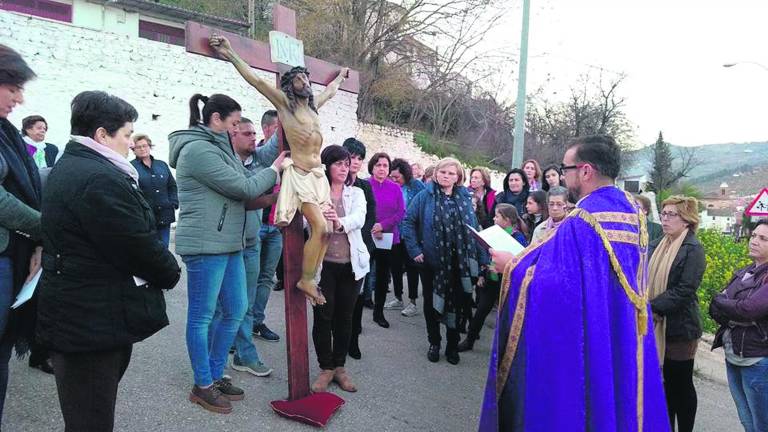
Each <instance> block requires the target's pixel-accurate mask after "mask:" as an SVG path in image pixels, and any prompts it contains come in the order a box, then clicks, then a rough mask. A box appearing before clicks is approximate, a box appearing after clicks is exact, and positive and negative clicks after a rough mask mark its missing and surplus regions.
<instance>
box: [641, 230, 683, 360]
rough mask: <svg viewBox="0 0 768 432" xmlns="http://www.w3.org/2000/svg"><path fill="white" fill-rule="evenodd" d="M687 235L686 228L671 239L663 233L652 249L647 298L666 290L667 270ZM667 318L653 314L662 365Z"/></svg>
mask: <svg viewBox="0 0 768 432" xmlns="http://www.w3.org/2000/svg"><path fill="white" fill-rule="evenodd" d="M687 235H688V228H686V229H685V230H684V231H683V232H682V233H681V234H680V235H679V236H677V238H675V239H673V238H671V237H670V236H668V235H665V236H664V237H663V238H662V239H661V241H660V242H659V245H658V246H656V250H654V251H653V256H652V257H651V262H650V263H649V264H648V282H649V283H648V298H649V300H653V299H655V298H656V297H658V296H660V295H661V294H662V293H663V292H664V291H666V290H667V283H669V271H670V270H671V269H672V263H673V262H674V261H675V257H676V256H677V252H678V251H679V250H680V246H681V245H682V244H683V241H684V240H685V237H686V236H687ZM666 330H667V319H666V318H664V317H658V316H657V315H655V314H654V315H653V336H654V337H655V339H656V350H657V354H658V356H659V366H664V352H665V351H666V337H665V333H666Z"/></svg>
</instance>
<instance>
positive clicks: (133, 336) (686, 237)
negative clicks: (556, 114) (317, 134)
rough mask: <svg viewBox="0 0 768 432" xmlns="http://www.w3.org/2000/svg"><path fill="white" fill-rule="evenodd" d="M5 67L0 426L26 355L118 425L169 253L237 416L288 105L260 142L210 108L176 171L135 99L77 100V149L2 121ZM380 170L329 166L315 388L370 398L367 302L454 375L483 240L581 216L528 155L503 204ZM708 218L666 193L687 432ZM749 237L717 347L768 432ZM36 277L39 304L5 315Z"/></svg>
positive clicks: (482, 270) (204, 363) (77, 424)
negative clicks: (354, 369)
mask: <svg viewBox="0 0 768 432" xmlns="http://www.w3.org/2000/svg"><path fill="white" fill-rule="evenodd" d="M0 60H2V61H0V185H1V187H0V334H1V335H2V343H0V418H2V407H3V402H4V398H5V394H6V386H7V383H8V363H9V360H10V357H11V353H12V351H13V350H14V349H15V350H16V352H17V353H18V354H20V355H24V354H26V353H28V352H31V354H30V356H29V366H31V367H34V368H38V369H40V370H42V371H44V372H47V373H52V374H54V375H55V379H56V385H57V390H58V394H59V401H60V406H61V411H62V414H63V417H64V422H65V424H66V428H67V430H73V431H74V430H93V431H96V430H112V427H113V423H114V407H115V401H116V397H117V388H118V385H119V382H120V380H121V378H122V376H123V374H124V372H125V370H126V368H127V367H128V364H129V362H130V358H131V351H132V345H133V344H134V343H135V342H138V341H141V340H143V339H146V338H147V337H149V336H151V335H152V334H154V333H156V332H157V331H159V330H160V329H162V328H163V327H164V326H166V325H168V318H167V316H166V312H165V300H164V294H163V291H164V290H168V289H172V288H173V287H174V286H175V285H176V284H177V282H178V281H179V279H180V277H181V269H180V267H179V264H178V263H177V260H176V258H175V257H174V254H173V253H172V252H171V251H170V250H169V247H170V245H171V244H172V243H173V250H174V251H175V253H176V254H178V255H180V256H181V260H182V261H183V263H184V265H185V267H186V271H187V300H188V305H187V321H186V345H187V350H188V355H189V361H190V365H191V371H192V374H191V376H192V380H193V383H192V386H191V391H190V393H189V400H190V401H192V402H194V403H196V404H199V405H201V406H202V407H203V408H205V409H207V410H209V411H212V412H217V413H229V412H232V410H233V405H232V403H231V402H232V401H238V400H242V399H243V398H244V391H243V389H242V388H240V387H238V386H237V385H236V382H235V381H234V379H233V378H232V377H231V376H229V375H227V374H225V371H226V369H227V366H228V365H229V366H230V367H231V368H232V369H233V370H237V371H242V372H246V373H249V374H251V375H254V376H257V377H263V376H268V375H270V374H271V373H272V371H273V368H272V367H270V366H268V365H265V364H264V363H263V362H262V361H261V358H260V356H259V352H258V348H257V345H256V344H255V343H254V337H257V338H259V339H261V340H264V341H268V342H277V341H279V340H280V335H278V334H277V333H275V332H274V331H272V330H271V329H270V328H269V327H268V326H267V322H266V321H267V319H266V318H267V317H266V314H265V310H266V306H267V303H268V300H269V297H270V293H271V292H272V291H273V290H279V289H282V286H281V285H282V282H281V281H280V280H279V279H280V277H281V276H282V275H281V270H280V269H279V267H280V259H281V258H280V256H281V251H282V236H281V233H280V230H279V229H278V228H277V226H276V225H275V203H276V202H277V197H278V193H279V190H280V181H279V179H280V173H281V171H282V170H283V167H284V163H283V161H284V159H285V158H286V157H287V154H286V152H280V149H279V145H278V141H279V140H278V138H277V134H276V133H275V132H276V131H277V130H278V117H277V112H275V111H272V110H270V111H267V112H265V113H264V114H263V116H262V118H261V121H260V128H261V133H262V135H263V137H264V139H262V140H261V141H258V142H257V133H258V132H257V130H256V126H255V125H254V123H253V121H252V120H249V119H247V118H245V117H243V116H242V111H243V108H242V107H241V105H240V104H239V103H238V102H237V101H235V100H234V99H232V98H231V97H229V96H226V95H222V94H213V95H210V96H204V95H200V94H195V95H193V96H192V97H191V99H190V101H189V115H190V119H189V125H188V128H186V129H183V130H179V131H176V132H173V133H172V134H170V136H169V137H168V140H169V143H170V158H169V161H168V163H166V162H164V161H162V160H160V159H156V158H155V156H154V155H153V154H152V150H153V147H154V145H153V140H152V138H151V137H149V136H147V135H146V134H141V133H134V130H133V123H134V122H135V121H136V119H137V117H138V115H139V113H138V112H137V111H136V109H135V108H134V107H133V106H131V105H130V104H129V103H128V102H127V101H125V100H122V99H120V98H118V97H116V96H113V95H110V94H107V93H104V92H100V91H87V92H83V93H80V94H78V95H77V96H76V97H75V98H74V99H73V100H72V102H71V109H72V117H71V120H70V123H71V140H70V141H69V143H67V144H66V147H65V148H64V149H63V150H60V149H59V148H58V147H57V146H55V145H53V144H48V143H46V142H45V134H46V131H47V126H48V123H47V121H46V119H45V118H43V117H41V116H39V115H34V116H29V117H27V118H25V119H24V120H23V121H22V125H21V127H22V129H21V131H19V130H17V129H16V127H15V126H14V125H12V124H11V123H10V122H9V121H8V119H7V117H8V115H9V114H10V112H11V111H12V110H13V108H14V107H15V106H16V105H17V104H20V103H22V102H23V87H24V84H25V83H26V82H27V81H29V80H31V79H33V78H34V77H35V74H34V72H33V71H32V70H31V69H30V68H29V66H28V65H27V64H26V63H25V61H24V60H23V59H22V58H21V57H20V56H19V55H18V54H17V53H16V52H15V51H13V50H12V49H10V48H8V47H5V46H3V45H0ZM129 151H132V152H133V154H134V156H135V158H134V159H133V160H132V161H130V162H129V160H128V154H129ZM366 156H367V149H366V145H365V143H363V142H361V141H360V140H358V139H357V138H354V137H351V138H348V139H347V140H345V141H344V142H343V143H342V144H341V145H328V146H326V147H325V148H324V149H323V151H322V154H321V161H322V164H323V165H324V169H325V176H326V178H327V181H328V185H329V187H330V196H331V206H329V207H328V208H324V209H323V211H322V215H323V217H324V219H325V223H326V224H327V225H328V234H327V236H328V242H327V244H328V247H327V252H326V254H325V256H324V259H323V262H322V266H321V267H322V270H321V271H320V274H319V286H320V288H321V292H322V296H323V297H324V300H323V301H322V302H317V303H316V304H313V318H314V319H313V325H312V339H313V342H314V349H315V353H316V358H317V363H318V366H319V369H320V372H319V373H317V374H316V376H315V379H314V380H313V383H312V386H311V388H312V391H314V392H323V391H327V390H328V388H329V385H330V384H331V383H332V382H335V383H336V384H337V385H338V386H339V387H340V388H341V389H342V390H344V391H349V392H355V391H357V390H358V387H357V385H356V384H355V383H354V379H353V377H352V376H351V375H350V373H349V372H348V371H347V370H346V368H345V364H346V360H347V357H350V358H352V359H357V360H360V359H361V358H362V356H363V353H362V351H361V343H360V342H361V340H360V338H361V333H362V327H363V317H364V315H365V314H364V310H365V309H366V308H369V309H372V321H373V322H374V323H375V324H376V325H378V326H380V327H382V328H391V327H392V325H391V324H390V322H389V320H387V318H386V314H385V311H399V312H400V314H401V315H402V316H404V317H407V318H413V317H416V316H418V315H419V314H423V319H424V321H425V324H426V330H427V334H426V336H427V338H426V344H425V347H426V357H427V360H428V361H430V362H438V361H440V358H441V351H442V350H443V348H444V352H443V355H444V358H445V360H446V361H447V362H448V363H450V364H452V365H457V364H459V362H460V353H461V352H466V351H470V350H472V349H473V348H474V345H475V343H476V341H477V340H478V339H479V338H480V332H481V329H482V328H483V324H484V321H485V320H486V318H487V316H488V315H489V314H490V313H491V311H492V310H493V308H494V306H495V305H496V304H497V303H498V301H499V297H500V293H501V291H502V288H503V287H502V280H503V279H504V274H503V271H504V269H503V268H501V267H498V266H496V265H495V264H494V262H493V261H492V260H491V256H490V255H489V251H488V250H486V249H484V248H482V247H481V246H480V244H479V243H478V242H476V241H475V240H474V237H473V233H472V229H475V230H478V231H479V230H482V229H485V228H489V227H491V226H493V225H497V226H498V227H499V228H501V229H502V230H503V231H504V232H506V233H507V234H508V235H509V236H511V237H512V238H513V239H514V240H515V241H517V242H519V243H520V244H521V245H522V246H528V245H537V244H541V243H542V242H546V241H547V240H548V239H549V238H551V237H552V236H553V234H554V233H555V232H556V231H557V230H558V227H560V226H561V224H562V223H563V222H564V221H565V220H566V219H567V218H568V215H569V214H572V212H573V210H574V209H575V208H576V207H577V202H576V200H577V199H578V197H577V196H574V194H573V188H572V187H570V186H567V185H566V181H567V178H566V172H567V171H569V170H571V171H572V170H574V169H577V170H578V169H580V167H579V166H578V165H564V164H561V165H559V166H558V165H549V166H547V167H546V168H545V169H543V170H542V169H541V166H540V164H539V163H538V162H537V161H536V160H533V159H529V160H526V161H525V162H524V163H523V164H522V166H521V167H520V168H515V169H511V170H510V171H509V172H507V173H506V176H505V177H504V180H503V183H502V185H501V190H500V191H498V192H497V191H496V190H494V189H493V187H492V185H491V173H490V172H489V170H488V169H487V168H485V167H475V168H472V169H471V170H469V171H468V172H466V171H465V168H464V167H463V166H462V164H461V163H460V162H459V161H458V160H456V159H453V158H444V159H442V160H440V161H439V162H438V163H437V164H435V165H433V166H429V167H422V166H421V165H420V164H419V163H416V162H414V163H411V162H409V161H407V160H405V159H402V158H394V159H393V158H391V156H390V155H388V154H387V153H384V152H378V153H375V154H373V155H371V157H370V158H368V164H367V172H368V176H367V178H363V176H361V174H362V170H363V166H364V161H365V159H366ZM171 168H174V169H175V174H176V177H174V174H173V172H172V171H171ZM465 177H466V178H465ZM635 199H636V200H637V203H636V204H633V205H635V206H636V207H637V208H638V209H640V210H641V212H642V213H643V214H645V215H648V214H651V213H652V209H651V203H650V200H648V198H646V197H644V196H642V195H640V196H637V197H635ZM697 209H698V203H697V201H696V200H695V199H694V198H690V197H670V198H668V199H666V200H664V201H663V202H662V210H661V212H660V216H661V217H660V221H661V224H654V223H651V222H649V223H648V234H649V238H650V247H649V251H648V286H649V294H650V295H649V300H650V311H652V314H653V324H654V329H653V331H654V336H655V346H656V352H657V353H658V359H659V365H660V367H661V368H662V370H663V378H664V392H665V394H666V400H667V410H668V413H669V417H670V421H671V424H672V426H673V429H674V427H675V424H676V425H677V430H680V431H690V430H692V429H693V425H694V419H695V415H696V406H697V400H696V391H695V388H694V385H693V379H692V377H693V370H694V367H693V366H694V356H695V353H696V349H697V346H698V341H699V339H700V338H701V336H702V327H701V323H700V322H699V303H698V298H697V296H696V290H697V289H698V287H699V284H700V283H701V279H702V275H703V273H704V270H705V268H706V260H705V254H704V250H703V247H702V245H701V243H699V241H698V240H697V237H696V230H697V227H698V222H699V221H698V211H697ZM177 211H178V221H177V220H176V215H177ZM174 223H175V224H176V225H175V236H174V237H175V240H174V241H173V242H171V238H172V236H171V234H172V230H171V227H172V226H173V224H174ZM749 245H750V257H751V258H752V259H753V260H754V263H753V264H752V265H750V266H748V267H746V268H744V269H742V270H740V271H739V272H737V273H736V274H735V275H734V277H733V279H732V280H731V282H730V283H729V285H728V286H727V287H723V288H724V291H723V293H722V294H720V295H718V296H716V297H715V298H714V299H713V301H712V303H711V305H710V310H709V313H710V314H711V316H712V317H713V319H715V320H716V321H717V322H718V323H719V324H720V325H721V328H720V330H718V333H717V336H716V340H715V347H720V346H722V347H723V348H724V350H725V353H726V359H727V371H728V379H729V384H730V388H731V393H732V395H733V398H734V400H735V402H736V405H737V409H738V414H739V418H740V420H741V422H742V424H743V425H744V427H745V430H747V431H759V430H768V392H766V391H764V389H763V386H762V383H764V382H765V372H766V370H768V360H766V358H768V343H766V338H765V331H766V330H765V329H766V328H768V278H767V277H766V275H768V273H767V272H766V269H768V222H766V221H763V222H760V223H759V224H758V226H757V228H756V229H755V230H754V232H753V234H752V238H751V240H750V243H749ZM41 269H42V276H41V277H40V283H39V286H38V289H37V291H36V294H35V296H34V297H33V299H32V300H31V301H29V302H28V303H26V304H25V305H23V306H22V307H20V308H17V309H11V308H10V305H11V304H12V303H13V302H14V299H15V298H16V296H17V295H18V294H19V292H20V290H21V289H22V286H23V285H24V284H25V282H28V281H30V280H32V279H33V278H34V277H35V275H36V274H37V273H38V272H39V271H40V270H41ZM404 279H405V280H404ZM406 284H407V290H408V292H407V295H408V297H407V300H406V299H405V298H404V295H405V285H406ZM390 286H391V287H392V290H390ZM390 293H391V294H392V295H391V296H390ZM419 294H421V296H420V295H419ZM420 298H421V303H422V305H421V308H419V307H418V302H419V299H420ZM273 319H274V318H273ZM441 325H442V326H443V327H445V331H444V332H443V331H442V330H441ZM443 333H444V337H445V344H444V346H443V343H442V340H443ZM462 334H465V336H464V339H463V340H461V335H462ZM230 353H232V354H233V355H232V356H231V360H230V355H229V354H230Z"/></svg>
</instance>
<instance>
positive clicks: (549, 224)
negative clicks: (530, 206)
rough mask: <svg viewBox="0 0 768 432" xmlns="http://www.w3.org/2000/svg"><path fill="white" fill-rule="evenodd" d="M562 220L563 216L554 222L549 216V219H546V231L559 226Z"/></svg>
mask: <svg viewBox="0 0 768 432" xmlns="http://www.w3.org/2000/svg"><path fill="white" fill-rule="evenodd" d="M564 220H565V218H562V219H560V220H559V221H557V222H555V220H554V219H552V218H551V217H550V218H549V219H547V231H549V230H553V229H557V227H559V226H560V224H561V223H563V221H564Z"/></svg>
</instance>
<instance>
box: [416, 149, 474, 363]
mask: <svg viewBox="0 0 768 432" xmlns="http://www.w3.org/2000/svg"><path fill="white" fill-rule="evenodd" d="M461 173H462V167H461V164H460V163H459V161H457V160H456V159H452V158H446V159H443V160H441V161H440V162H438V164H437V166H436V167H435V180H434V181H433V182H431V183H430V184H428V185H427V188H426V189H425V190H424V191H423V192H422V193H420V194H419V195H418V196H416V198H415V199H414V200H413V202H412V203H411V205H410V206H408V213H407V216H406V218H405V223H403V236H404V238H405V245H406V247H407V248H408V254H409V255H410V256H411V258H413V260H414V261H415V262H417V263H419V264H422V265H423V266H422V272H421V283H422V287H423V295H424V319H425V320H426V323H427V336H428V340H429V350H428V351H427V359H428V360H429V361H431V362H433V363H434V362H437V361H439V360H440V343H441V336H440V323H443V324H445V326H446V335H447V339H448V342H447V344H446V347H445V358H446V360H448V363H451V364H454V365H455V364H458V363H459V350H458V345H459V330H458V316H459V313H460V309H461V307H462V305H463V301H464V298H465V294H466V293H471V292H472V290H473V285H472V278H476V277H477V276H478V274H479V270H480V265H483V266H485V265H486V264H487V263H488V255H487V253H486V252H485V251H483V250H481V249H480V247H479V246H478V245H477V242H476V241H475V240H474V238H473V237H472V235H471V233H470V230H469V228H467V225H470V226H472V227H474V228H475V229H477V228H478V224H477V218H476V217H475V213H474V212H473V211H472V198H471V196H470V193H469V191H468V190H467V188H465V187H464V186H461V181H460V179H461Z"/></svg>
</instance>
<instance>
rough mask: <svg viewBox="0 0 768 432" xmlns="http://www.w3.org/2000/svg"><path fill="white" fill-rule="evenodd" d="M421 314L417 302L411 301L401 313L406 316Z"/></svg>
mask: <svg viewBox="0 0 768 432" xmlns="http://www.w3.org/2000/svg"><path fill="white" fill-rule="evenodd" d="M418 314H419V309H418V308H417V307H416V303H409V304H408V306H406V307H405V309H403V311H402V312H400V315H402V316H406V317H412V316H416V315H418Z"/></svg>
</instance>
